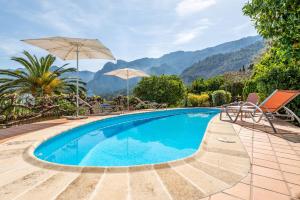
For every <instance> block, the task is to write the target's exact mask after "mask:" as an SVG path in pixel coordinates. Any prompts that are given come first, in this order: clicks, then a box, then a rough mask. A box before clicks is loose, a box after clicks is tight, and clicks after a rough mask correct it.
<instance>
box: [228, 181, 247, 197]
mask: <svg viewBox="0 0 300 200" xmlns="http://www.w3.org/2000/svg"><path fill="white" fill-rule="evenodd" d="M224 193H227V194H231V195H233V196H236V197H239V198H241V199H245V200H248V199H249V198H250V185H246V184H244V183H238V184H236V185H235V186H233V187H232V188H230V189H228V190H225V191H224Z"/></svg>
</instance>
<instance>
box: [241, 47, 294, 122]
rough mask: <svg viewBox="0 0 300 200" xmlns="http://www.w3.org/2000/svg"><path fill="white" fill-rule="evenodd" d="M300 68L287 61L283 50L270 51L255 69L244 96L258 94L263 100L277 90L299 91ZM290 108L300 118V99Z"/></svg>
mask: <svg viewBox="0 0 300 200" xmlns="http://www.w3.org/2000/svg"><path fill="white" fill-rule="evenodd" d="M299 83H300V66H299V65H297V64H295V63H294V62H293V61H292V60H291V59H286V58H285V56H284V54H283V53H282V51H281V49H279V48H277V47H273V48H271V49H269V50H268V51H267V52H266V53H265V55H264V56H263V57H262V58H261V60H260V62H259V63H257V64H256V65H255V67H254V71H253V75H252V77H251V79H250V80H249V81H247V83H246V86H245V88H244V96H246V95H248V94H249V93H250V92H258V93H260V96H261V97H262V99H264V98H265V97H267V96H268V95H269V94H271V93H272V92H273V91H274V90H275V89H284V90H299V89H300V84H299ZM289 107H290V108H292V109H293V110H294V111H296V113H297V114H298V115H299V116H300V98H299V97H298V98H296V99H295V100H293V101H292V102H291V103H290V104H289Z"/></svg>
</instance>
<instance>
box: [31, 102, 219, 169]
mask: <svg viewBox="0 0 300 200" xmlns="http://www.w3.org/2000/svg"><path fill="white" fill-rule="evenodd" d="M217 113H219V110H218V109H202V108H196V109H174V110H168V111H157V112H148V113H140V114H131V115H122V116H118V117H113V118H108V119H104V120H99V121H96V122H93V123H89V124H85V125H83V126H79V127H77V128H74V129H71V130H68V131H66V132H64V133H62V134H60V135H58V136H56V137H53V138H51V139H49V140H47V141H45V142H44V143H42V144H41V145H39V146H38V147H37V148H36V149H35V151H34V155H35V156H36V157H38V158H40V159H42V160H46V161H49V162H53V163H59V164H65V165H77V166H134V165H142V164H155V163H162V162H166V161H171V160H177V159H180V158H184V157H187V156H189V155H191V154H193V153H195V151H197V149H198V148H199V145H200V144H201V141H202V138H203V135H204V133H205V130H206V127H207V124H208V122H209V121H210V119H211V118H212V117H213V116H215V115H216V114H217Z"/></svg>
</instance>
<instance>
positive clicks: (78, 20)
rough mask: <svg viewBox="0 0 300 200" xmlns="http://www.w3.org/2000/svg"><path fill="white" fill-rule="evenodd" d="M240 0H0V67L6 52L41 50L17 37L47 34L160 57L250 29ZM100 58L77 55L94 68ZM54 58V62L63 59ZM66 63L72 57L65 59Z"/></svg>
mask: <svg viewBox="0 0 300 200" xmlns="http://www.w3.org/2000/svg"><path fill="white" fill-rule="evenodd" d="M245 2H246V0H76V1H75V0H0V5H1V7H2V8H1V11H0V27H1V32H0V68H16V67H18V66H16V64H15V63H14V62H12V61H10V57H11V56H20V55H21V52H22V51H23V50H28V51H29V52H31V53H34V54H37V55H39V56H41V55H46V54H47V52H45V51H43V50H41V49H38V48H35V47H32V46H29V45H26V44H23V43H22V42H20V40H21V39H28V38H40V37H47V36H68V37H83V38H98V39H99V40H101V41H102V43H104V44H105V45H106V46H107V47H108V48H110V49H111V51H112V53H113V54H114V55H115V57H116V58H117V59H123V60H126V61H130V60H134V59H137V58H142V57H160V56H162V55H163V54H165V53H169V52H172V51H177V50H185V51H189V50H199V49H203V48H206V47H209V46H214V45H217V44H220V43H223V42H227V41H231V40H236V39H239V38H241V37H245V36H250V35H256V34H257V33H256V31H255V29H254V27H253V25H252V23H251V22H250V20H249V18H248V17H246V16H243V13H242V10H241V9H242V7H243V5H244V4H245ZM105 62H106V61H101V60H93V61H91V60H84V61H80V68H81V69H87V70H91V71H97V70H99V69H100V68H101V67H102V66H103V64H104V63H105ZM63 63H64V62H63V61H60V60H58V61H57V65H60V64H63ZM69 63H70V65H71V66H72V65H73V64H74V62H69Z"/></svg>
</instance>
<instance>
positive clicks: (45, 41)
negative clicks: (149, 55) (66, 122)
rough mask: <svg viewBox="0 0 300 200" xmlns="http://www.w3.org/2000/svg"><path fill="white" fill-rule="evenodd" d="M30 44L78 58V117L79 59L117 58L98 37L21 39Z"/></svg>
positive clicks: (54, 53)
mask: <svg viewBox="0 0 300 200" xmlns="http://www.w3.org/2000/svg"><path fill="white" fill-rule="evenodd" d="M21 41H23V42H26V43H28V44H31V45H34V46H37V47H40V48H42V49H45V50H46V51H48V52H49V53H50V54H52V55H55V56H57V57H59V58H61V59H62V60H76V68H77V81H76V107H77V109H76V117H78V106H79V105H78V104H79V103H78V101H79V94H78V79H79V74H78V68H79V67H78V65H79V61H78V60H79V59H108V60H115V58H114V56H113V55H112V53H111V51H110V50H109V49H108V48H107V47H105V46H104V45H103V44H102V43H101V42H100V41H99V40H97V39H83V38H69V37H48V38H40V39H26V40H21Z"/></svg>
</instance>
